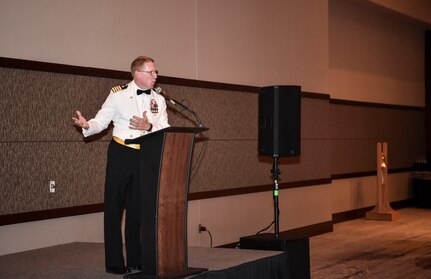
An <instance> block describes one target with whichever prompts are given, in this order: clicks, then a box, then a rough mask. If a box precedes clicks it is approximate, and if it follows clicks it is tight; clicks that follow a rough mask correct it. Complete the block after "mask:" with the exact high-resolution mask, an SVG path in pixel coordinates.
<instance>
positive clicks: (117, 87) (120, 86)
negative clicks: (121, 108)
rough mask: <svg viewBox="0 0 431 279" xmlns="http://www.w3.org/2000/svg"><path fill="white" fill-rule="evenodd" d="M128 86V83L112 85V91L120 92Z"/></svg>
mask: <svg viewBox="0 0 431 279" xmlns="http://www.w3.org/2000/svg"><path fill="white" fill-rule="evenodd" d="M126 88H127V84H124V85H117V86H114V87H112V88H111V91H112V92H113V93H116V92H119V91H121V90H124V89H126Z"/></svg>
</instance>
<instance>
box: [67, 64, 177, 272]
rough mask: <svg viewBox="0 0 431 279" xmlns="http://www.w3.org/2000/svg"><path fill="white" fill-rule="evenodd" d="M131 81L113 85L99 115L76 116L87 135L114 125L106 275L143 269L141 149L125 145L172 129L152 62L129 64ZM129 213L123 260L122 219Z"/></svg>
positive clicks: (108, 175)
mask: <svg viewBox="0 0 431 279" xmlns="http://www.w3.org/2000/svg"><path fill="white" fill-rule="evenodd" d="M131 74H132V77H133V80H132V81H131V82H130V83H128V84H126V85H119V86H115V87H113V88H112V89H111V92H110V93H109V96H108V98H107V99H106V101H105V103H104V104H103V105H102V108H101V109H100V110H99V112H98V113H97V114H96V116H95V117H94V118H93V119H91V120H89V121H87V120H86V119H85V118H84V117H83V116H82V114H81V112H80V111H76V117H72V119H73V121H74V124H75V125H76V126H79V127H82V134H83V135H84V136H85V137H88V136H90V135H94V134H97V133H100V132H101V131H103V130H104V129H106V128H107V127H108V125H109V124H110V123H111V121H112V122H113V124H114V129H113V132H112V135H113V139H112V141H111V143H110V144H109V148H108V162H107V166H106V178H105V204H104V236H105V267H106V272H108V273H114V274H125V273H127V272H130V271H131V270H135V269H140V263H141V245H140V200H139V197H140V195H139V191H140V190H139V186H140V181H139V170H138V166H139V154H140V153H139V150H138V149H139V145H136V144H129V145H126V144H125V143H124V141H125V140H126V139H133V138H137V137H140V136H142V135H145V134H147V133H151V132H154V131H157V130H160V129H163V128H166V127H168V126H169V124H168V114H167V112H166V102H165V99H164V98H163V97H162V96H161V95H159V94H157V93H156V92H154V91H153V90H152V89H153V88H154V85H155V83H156V80H157V74H158V72H157V68H156V65H155V62H154V60H153V59H152V58H150V57H146V56H139V57H138V58H136V59H135V60H134V61H133V62H132V65H131ZM124 209H126V220H125V243H126V259H127V264H125V261H124V256H123V245H122V244H123V241H122V234H121V219H122V213H123V210H124Z"/></svg>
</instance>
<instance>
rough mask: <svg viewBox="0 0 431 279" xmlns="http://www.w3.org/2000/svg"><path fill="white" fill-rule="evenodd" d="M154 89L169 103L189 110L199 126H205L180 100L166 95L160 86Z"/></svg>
mask: <svg viewBox="0 0 431 279" xmlns="http://www.w3.org/2000/svg"><path fill="white" fill-rule="evenodd" d="M154 91H155V92H156V93H157V94H160V95H162V96H163V97H164V98H165V99H166V100H167V101H168V102H170V103H171V104H173V105H175V106H176V107H178V106H179V107H182V108H183V109H185V110H187V111H188V112H190V113H191V114H192V115H193V116H194V117H195V119H196V121H197V122H198V124H199V128H205V125H204V124H203V123H202V121H201V120H200V118H199V117H198V116H197V114H196V113H195V112H194V111H193V110H191V109H190V108H188V107H187V106H185V105H184V104H182V103H181V102H178V101H177V100H175V99H173V98H171V97H170V96H168V95H167V94H166V92H165V91H164V90H163V89H162V88H161V87H156V88H154Z"/></svg>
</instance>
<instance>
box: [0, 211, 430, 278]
mask: <svg viewBox="0 0 431 279" xmlns="http://www.w3.org/2000/svg"><path fill="white" fill-rule="evenodd" d="M399 213H400V215H401V218H400V219H399V220H397V221H370V220H365V219H357V220H353V221H348V222H344V223H340V224H336V225H335V226H334V232H331V233H327V234H323V235H319V236H315V237H312V238H311V239H310V260H311V267H310V269H311V278H313V279H327V278H328V279H342V278H343V279H362V278H368V279H382V278H384V279H397V278H399V279H409V278H431V209H419V208H405V209H402V210H399ZM277 253H279V252H274V251H255V250H241V249H239V250H237V249H227V248H204V247H190V251H189V266H190V267H207V268H209V269H210V270H220V269H224V268H229V267H232V266H237V265H241V264H242V263H244V262H247V261H253V260H256V259H260V258H265V257H269V256H272V255H275V254H277ZM103 254H104V252H103V244H101V243H70V244H65V245H59V246H54V247H48V248H43V249H37V250H33V251H27V252H22V253H16V254H11V255H6V256H0V278H13V279H28V278H44V279H56V278H64V279H74V278H76V279H78V278H79V279H87V278H88V279H90V278H91V279H99V278H100V279H102V278H107V279H109V278H117V279H118V278H122V276H118V275H111V274H107V273H105V270H104V262H103ZM293 279H297V278H293ZM298 279H301V278H298Z"/></svg>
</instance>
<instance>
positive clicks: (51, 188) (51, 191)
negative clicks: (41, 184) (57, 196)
mask: <svg viewBox="0 0 431 279" xmlns="http://www.w3.org/2000/svg"><path fill="white" fill-rule="evenodd" d="M49 192H50V193H55V181H54V180H51V181H49Z"/></svg>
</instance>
